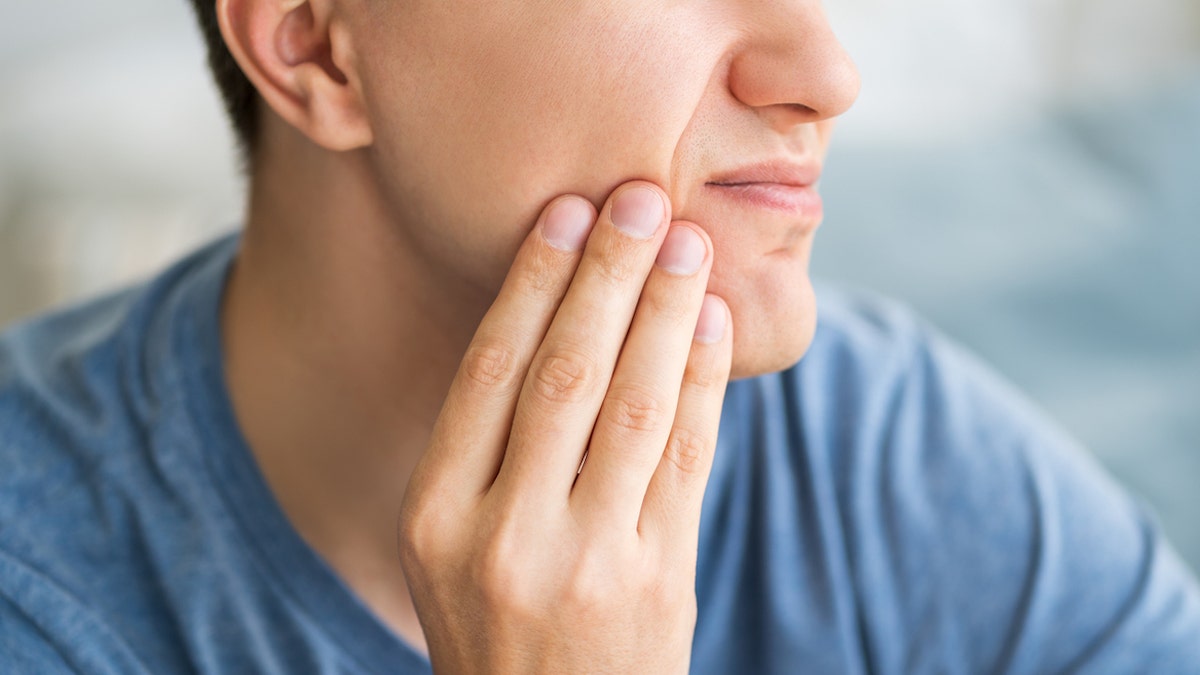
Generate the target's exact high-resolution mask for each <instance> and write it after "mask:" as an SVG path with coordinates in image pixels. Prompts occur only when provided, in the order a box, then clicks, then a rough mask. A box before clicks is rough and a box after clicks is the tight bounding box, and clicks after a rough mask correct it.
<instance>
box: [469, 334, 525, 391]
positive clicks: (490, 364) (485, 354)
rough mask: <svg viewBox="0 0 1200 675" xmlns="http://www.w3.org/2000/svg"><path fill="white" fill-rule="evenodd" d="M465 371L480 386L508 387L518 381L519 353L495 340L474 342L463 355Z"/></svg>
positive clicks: (488, 387) (473, 382)
mask: <svg viewBox="0 0 1200 675" xmlns="http://www.w3.org/2000/svg"><path fill="white" fill-rule="evenodd" d="M463 373H464V374H465V375H466V377H467V381H468V382H470V383H472V384H473V385H475V386H477V387H479V388H483V389H507V388H509V387H511V386H513V383H514V382H515V381H516V375H517V355H516V353H515V352H514V350H513V349H512V348H511V347H509V346H508V345H505V344H502V343H500V342H498V341H495V340H492V341H487V342H482V343H480V344H472V345H471V346H470V347H468V348H467V353H466V355H465V356H464V357H463Z"/></svg>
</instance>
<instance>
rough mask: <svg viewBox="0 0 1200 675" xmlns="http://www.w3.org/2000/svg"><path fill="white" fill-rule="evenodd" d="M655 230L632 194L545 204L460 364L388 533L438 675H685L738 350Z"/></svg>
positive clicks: (694, 233) (645, 194) (697, 236)
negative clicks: (704, 507) (714, 472)
mask: <svg viewBox="0 0 1200 675" xmlns="http://www.w3.org/2000/svg"><path fill="white" fill-rule="evenodd" d="M669 222H670V202H669V200H668V198H667V196H666V195H665V193H664V192H663V191H662V190H661V189H659V188H658V187H657V186H655V185H653V184H651V183H646V182H644V181H634V182H631V183H627V184H625V185H623V186H621V187H619V188H617V190H615V191H614V192H613V195H612V196H610V198H609V201H608V203H607V204H606V205H605V206H604V210H603V211H602V212H601V214H600V217H599V219H598V220H597V218H596V213H595V208H594V207H593V206H592V205H591V203H589V202H588V201H586V200H584V199H582V198H579V197H574V196H565V197H560V198H558V199H556V200H555V201H553V202H551V203H550V204H549V205H548V206H547V208H546V209H545V211H543V213H542V215H541V217H540V218H539V222H538V224H537V226H535V227H534V228H533V231H532V232H531V233H530V235H529V236H528V237H527V238H526V240H525V242H524V243H523V244H522V246H521V249H520V250H519V252H518V253H517V257H516V260H515V262H514V263H513V266H512V269H511V270H510V271H509V273H508V277H507V278H506V279H505V281H504V285H503V287H502V288H501V290H500V294H499V296H498V297H497V299H496V302H495V304H493V305H492V307H491V309H490V310H489V311H488V313H487V315H486V316H485V317H484V319H483V321H482V323H481V324H480V326H479V329H478V331H477V332H476V334H475V336H474V339H473V340H472V342H471V344H470V346H469V347H468V349H467V352H466V356H465V357H464V358H463V361H462V364H461V365H460V367H459V371H458V373H457V375H456V376H455V379H454V381H453V384H452V385H451V387H450V392H449V395H448V396H447V398H446V401H445V403H444V404H443V407H442V410H441V414H440V415H439V417H438V420H437V423H436V425H435V427H434V430H433V435H432V439H431V441H430V445H429V448H428V449H427V451H426V453H425V455H424V456H423V458H422V459H421V461H420V463H419V464H418V466H417V468H416V469H415V471H414V473H413V476H412V479H411V481H410V483H409V486H408V490H407V493H406V495H405V499H404V504H403V507H402V513H401V518H400V528H399V536H400V559H401V564H402V566H403V569H404V573H405V576H406V578H407V580H408V585H409V589H410V591H411V593H412V598H413V603H414V605H415V607H416V610H417V615H418V617H419V619H420V621H421V626H422V628H423V630H424V632H425V638H426V640H427V642H428V645H429V652H430V658H431V660H432V662H433V666H434V669H435V670H436V671H438V672H447V673H450V672H453V673H463V672H472V673H485V672H486V673H515V672H520V673H528V672H546V673H580V672H599V671H603V672H646V673H683V672H686V671H687V669H688V661H689V657H690V653H691V643H692V635H693V632H694V630H695V621H696V597H695V574H696V550H697V545H698V542H697V540H698V533H699V523H700V504H701V499H702V497H703V495H704V487H705V484H706V483H707V480H708V474H709V471H710V469H711V466H712V454H713V450H714V448H715V445H716V437H717V426H718V423H719V420H720V411H721V405H722V402H723V398H724V393H725V387H726V384H727V382H728V379H729V369H730V359H731V352H732V342H733V339H732V326H731V325H730V317H729V310H728V308H727V307H726V305H725V303H724V301H722V300H721V299H719V298H717V297H716V296H713V295H706V293H705V289H706V287H707V283H708V275H709V271H710V270H711V267H712V242H711V240H710V239H709V238H708V236H707V234H705V233H704V231H703V230H701V229H700V228H699V227H697V226H696V225H694V224H691V223H685V222H675V223H670V225H669V227H668V226H667V225H668V223H669ZM571 223H575V225H574V226H571V225H570V224H571ZM593 224H594V225H593ZM618 224H619V225H621V226H623V227H618V226H617V225H618ZM585 240H586V250H585V251H580V250H578V249H580V248H583V246H584V243H585ZM664 241H665V243H664ZM552 242H553V243H552ZM689 252H690V253H691V258H692V259H691V260H690V261H689V259H688V253H689ZM585 454H586V460H584V458H585ZM581 461H582V462H583V466H582V469H581V468H580V463H581Z"/></svg>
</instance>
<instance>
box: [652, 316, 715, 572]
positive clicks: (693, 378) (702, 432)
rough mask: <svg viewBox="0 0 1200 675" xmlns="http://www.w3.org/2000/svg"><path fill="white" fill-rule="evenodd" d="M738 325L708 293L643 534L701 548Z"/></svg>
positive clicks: (689, 548) (685, 547)
mask: <svg viewBox="0 0 1200 675" xmlns="http://www.w3.org/2000/svg"><path fill="white" fill-rule="evenodd" d="M732 354H733V325H732V321H731V318H730V314H729V309H728V307H727V306H726V305H725V302H724V301H723V300H721V299H720V298H718V297H717V296H715V295H708V296H706V297H705V298H704V309H703V311H702V312H701V315H700V320H699V322H698V324H697V326H696V340H695V342H694V343H693V345H692V351H691V354H690V355H689V356H688V363H687V369H686V370H685V371H684V376H683V386H682V387H681V389H680V392H679V406H678V409H677V411H676V413H675V420H674V425H673V427H672V429H671V434H670V438H669V440H668V441H667V444H666V450H665V451H664V452H663V454H662V456H661V458H660V459H659V462H658V467H657V470H655V472H654V475H653V477H652V478H651V479H650V486H649V488H648V489H647V490H646V495H645V501H644V503H643V504H642V506H641V521H640V522H639V525H638V529H639V530H640V531H641V532H642V533H643V535H646V536H649V537H654V538H658V539H660V540H670V541H674V542H677V543H679V544H680V546H679V547H677V549H676V550H679V551H690V552H692V553H693V554H694V553H695V550H696V545H697V537H698V536H699V530H700V505H701V502H702V501H703V500H704V488H705V486H706V485H707V484H708V475H709V473H710V471H711V470H712V462H713V452H714V450H715V449H716V444H717V427H718V425H719V424H720V421H721V407H722V406H723V404H724V401H725V389H726V386H727V385H728V382H729V370H730V365H731V361H732Z"/></svg>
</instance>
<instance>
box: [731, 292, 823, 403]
mask: <svg viewBox="0 0 1200 675" xmlns="http://www.w3.org/2000/svg"><path fill="white" fill-rule="evenodd" d="M798 290H799V289H798ZM788 299H789V300H790V301H789V302H786V303H783V305H782V306H779V307H771V306H764V305H763V304H762V303H761V302H759V303H750V305H749V306H745V307H739V306H738V305H734V304H731V306H730V308H729V309H730V313H731V314H732V315H733V329H734V332H733V364H732V368H731V369H730V375H729V379H730V380H742V379H746V378H750V377H757V376H759V375H766V374H768V373H777V372H779V371H782V370H787V369H788V368H791V367H792V366H794V365H796V364H797V363H799V362H800V359H801V358H803V357H804V355H805V354H806V353H807V352H808V348H809V347H810V346H811V345H812V341H813V336H814V335H816V330H817V303H816V297H815V295H814V294H813V290H812V285H811V284H810V283H809V282H808V279H807V278H806V279H805V280H804V284H803V289H802V290H801V291H800V292H798V293H796V294H794V295H791V296H790V297H789V298H788ZM739 309H740V310H741V311H739Z"/></svg>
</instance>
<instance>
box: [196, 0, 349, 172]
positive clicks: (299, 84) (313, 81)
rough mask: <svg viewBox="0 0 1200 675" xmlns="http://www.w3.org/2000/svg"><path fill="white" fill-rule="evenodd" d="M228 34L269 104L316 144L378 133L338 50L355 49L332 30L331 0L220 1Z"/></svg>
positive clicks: (345, 145)
mask: <svg viewBox="0 0 1200 675" xmlns="http://www.w3.org/2000/svg"><path fill="white" fill-rule="evenodd" d="M216 1H217V17H218V21H219V23H220V27H221V34H222V36H223V37H224V38H225V43H226V44H227V45H228V46H229V50H230V52H231V53H232V54H233V56H234V58H235V59H236V60H237V62H238V65H240V66H241V68H242V71H243V72H244V73H245V74H246V77H247V78H249V80H250V81H251V82H252V83H253V84H254V87H255V89H257V90H258V93H259V95H260V96H262V98H263V100H264V101H265V102H266V104H267V105H268V106H270V108H271V109H272V110H273V111H274V112H275V113H276V114H277V115H279V117H281V118H283V119H284V120H285V121H287V122H288V123H289V124H291V125H292V126H294V127H296V128H297V129H298V130H299V131H300V132H301V133H303V134H304V135H305V136H307V137H308V138H309V139H310V140H311V141H313V142H314V143H316V144H317V145H319V146H321V147H323V148H325V149H327V150H332V151H348V150H354V149H357V148H361V147H365V146H367V145H370V144H371V142H372V138H373V136H372V132H371V127H370V121H369V120H368V119H367V115H366V108H365V106H364V105H363V101H362V97H361V93H362V89H361V87H359V86H358V81H357V78H356V77H355V73H354V72H353V71H352V70H351V69H350V68H349V67H347V64H343V63H338V62H336V59H335V54H351V53H353V52H352V51H351V50H350V49H349V45H345V44H342V45H337V47H338V48H339V49H337V50H336V51H335V45H334V44H333V42H334V40H335V39H337V40H343V41H348V40H349V35H348V33H347V32H346V31H344V30H333V29H332V28H333V25H332V24H333V23H334V21H335V20H336V17H335V16H334V15H333V11H334V8H333V3H332V2H329V0H287V1H285V2H280V1H279V0H216Z"/></svg>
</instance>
